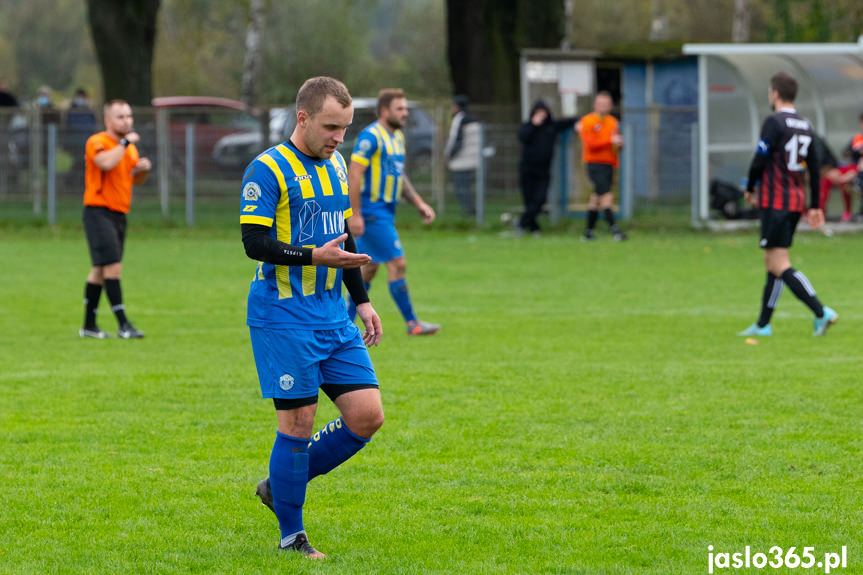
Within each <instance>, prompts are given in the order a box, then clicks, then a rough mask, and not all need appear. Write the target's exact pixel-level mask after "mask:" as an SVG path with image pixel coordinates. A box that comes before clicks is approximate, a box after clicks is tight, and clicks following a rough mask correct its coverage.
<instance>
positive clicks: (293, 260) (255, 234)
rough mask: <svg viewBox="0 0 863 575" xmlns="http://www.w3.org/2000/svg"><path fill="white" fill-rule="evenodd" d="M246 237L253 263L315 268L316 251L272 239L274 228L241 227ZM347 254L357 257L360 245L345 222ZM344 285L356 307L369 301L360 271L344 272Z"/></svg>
mask: <svg viewBox="0 0 863 575" xmlns="http://www.w3.org/2000/svg"><path fill="white" fill-rule="evenodd" d="M240 228H241V230H242V233H243V246H244V247H245V249H246V255H247V256H249V257H250V258H251V259H253V260H257V261H260V262H264V263H268V264H274V265H279V266H310V265H312V249H313V248H304V247H301V246H294V245H291V244H286V243H285V242H280V241H279V240H277V239H274V238H272V237H270V228H269V227H268V226H262V225H260V224H240ZM345 231H346V232H347V234H348V239H347V240H345V251H348V252H351V253H357V242H356V241H355V240H354V237H353V235H352V234H351V230H350V228H349V227H348V222H347V220H345ZM342 282H343V283H344V284H345V287H347V288H348V293H349V294H350V295H351V299H353V300H354V304H355V305H360V304H363V303H367V302H368V301H369V296H368V293H366V287H365V284H364V283H363V274H362V272H361V271H360V268H354V269H349V270H342Z"/></svg>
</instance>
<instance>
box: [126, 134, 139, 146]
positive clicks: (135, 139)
mask: <svg viewBox="0 0 863 575" xmlns="http://www.w3.org/2000/svg"><path fill="white" fill-rule="evenodd" d="M126 139H127V140H128V141H129V143H130V144H137V143H138V142H140V141H141V136H139V135H138V132H129V133H128V134H126Z"/></svg>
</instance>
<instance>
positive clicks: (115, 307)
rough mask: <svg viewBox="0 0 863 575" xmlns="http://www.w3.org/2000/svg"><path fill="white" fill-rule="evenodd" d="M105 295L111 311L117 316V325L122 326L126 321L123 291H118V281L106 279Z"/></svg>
mask: <svg viewBox="0 0 863 575" xmlns="http://www.w3.org/2000/svg"><path fill="white" fill-rule="evenodd" d="M105 293H106V294H107V295H108V301H109V302H111V311H113V312H114V315H115V316H117V323H118V324H120V326H122V325H123V324H125V323H126V322H127V321H129V320H127V319H126V312H125V309H126V307H125V306H124V305H123V290H121V289H120V280H114V279H111V280H109V279H106V280H105Z"/></svg>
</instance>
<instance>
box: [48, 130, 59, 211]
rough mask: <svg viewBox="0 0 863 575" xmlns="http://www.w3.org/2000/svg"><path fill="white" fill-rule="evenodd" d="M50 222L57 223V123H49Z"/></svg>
mask: <svg viewBox="0 0 863 575" xmlns="http://www.w3.org/2000/svg"><path fill="white" fill-rule="evenodd" d="M48 223H49V224H51V225H52V226H53V225H54V224H56V223H57V124H48Z"/></svg>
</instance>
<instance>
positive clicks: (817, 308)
mask: <svg viewBox="0 0 863 575" xmlns="http://www.w3.org/2000/svg"><path fill="white" fill-rule="evenodd" d="M782 281H784V282H785V284H786V285H787V286H788V289H790V290H791V291H792V292H793V293H794V295H796V296H797V299H799V300H800V301H802V302H803V303H805V304H806V305H807V306H808V307H809V309H811V310H812V312H813V313H814V314H815V317H824V307H823V306H822V305H821V302H820V301H818V298H817V297H815V288H813V287H812V284H811V283H809V280H808V279H806V276H805V275H803V272H800V271H797V270H795V269H794V268H788V269H787V270H785V271H784V272H782Z"/></svg>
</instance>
